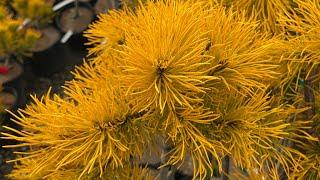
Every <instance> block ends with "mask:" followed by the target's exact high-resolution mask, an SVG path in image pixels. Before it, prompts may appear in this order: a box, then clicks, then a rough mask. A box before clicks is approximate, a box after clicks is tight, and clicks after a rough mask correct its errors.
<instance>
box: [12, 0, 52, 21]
mask: <svg viewBox="0 0 320 180" xmlns="http://www.w3.org/2000/svg"><path fill="white" fill-rule="evenodd" d="M12 6H13V8H14V10H15V11H17V14H18V16H19V17H21V18H23V19H28V20H30V21H31V22H34V23H36V24H37V25H38V26H39V25H40V26H41V25H44V24H47V23H48V22H50V21H51V20H52V18H53V10H52V4H51V3H50V2H47V1H46V0H13V1H12Z"/></svg>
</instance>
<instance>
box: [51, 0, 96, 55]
mask: <svg viewBox="0 0 320 180" xmlns="http://www.w3.org/2000/svg"><path fill="white" fill-rule="evenodd" d="M94 18H95V14H94V10H93V8H92V6H91V4H90V3H86V2H82V1H79V2H78V4H76V3H75V2H73V3H69V4H68V5H66V6H64V7H63V8H61V9H60V10H59V12H58V14H57V16H56V18H55V22H56V24H57V27H58V28H59V29H60V31H61V32H62V33H63V34H68V33H69V34H72V36H71V38H70V39H69V40H68V41H67V42H68V44H70V46H71V47H73V48H76V49H85V46H84V44H85V43H86V42H87V39H86V38H85V37H83V35H82V33H83V31H85V30H86V29H87V28H88V26H89V24H90V23H91V22H92V21H93V20H94Z"/></svg>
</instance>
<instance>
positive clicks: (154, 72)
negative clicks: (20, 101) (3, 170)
mask: <svg viewBox="0 0 320 180" xmlns="http://www.w3.org/2000/svg"><path fill="white" fill-rule="evenodd" d="M256 2H257V5H251V4H248V3H245V1H241V0H239V1H230V2H228V3H222V1H207V0H202V1H180V0H176V1H174V0H159V1H155V2H154V1H146V2H145V3H144V4H143V3H140V5H138V6H137V7H135V9H134V10H133V9H131V8H129V6H124V9H122V10H118V11H111V12H109V13H108V14H102V15H100V17H99V20H98V21H97V22H95V23H94V24H92V25H91V26H90V29H89V30H88V31H87V32H86V35H85V36H86V37H88V39H89V43H88V44H90V45H91V46H92V48H90V49H89V54H90V55H92V56H93V57H94V58H92V59H89V60H88V61H86V62H84V65H82V66H80V67H78V68H76V69H75V70H74V72H73V73H74V75H75V79H74V80H73V81H70V82H68V83H66V85H65V86H64V92H65V94H66V97H65V98H62V97H59V96H57V95H53V96H52V95H51V94H50V91H49V92H48V94H47V95H46V96H44V97H41V98H40V99H38V98H36V97H34V103H32V104H30V105H28V106H27V108H26V109H24V110H20V111H19V113H18V114H17V115H14V116H15V118H14V119H13V121H14V122H16V123H18V124H19V125H21V126H22V127H23V130H21V131H18V130H15V129H12V128H10V127H7V128H8V129H10V130H11V131H12V133H11V134H8V133H4V135H5V137H4V138H7V139H14V140H17V141H20V142H21V144H18V145H13V146H7V147H19V146H27V147H28V148H29V151H28V152H20V154H21V157H20V158H18V159H17V160H16V161H19V163H17V166H16V169H15V170H14V171H13V172H12V174H10V177H11V178H13V179H38V178H47V179H75V178H78V179H94V178H98V177H100V178H102V179H132V178H133V179H138V178H142V177H148V176H149V175H150V174H148V171H147V169H144V167H141V166H139V164H137V163H136V162H135V161H134V159H135V157H141V156H142V155H143V152H144V150H145V149H146V147H147V146H148V145H150V144H152V143H153V141H154V140H155V139H156V136H157V135H161V136H162V137H163V138H165V139H166V143H167V144H168V146H170V152H169V153H168V154H166V158H165V162H164V164H163V166H166V165H173V166H177V167H179V165H180V164H181V163H183V162H184V161H185V159H186V156H188V155H190V156H191V159H192V162H193V165H194V178H196V177H199V178H200V179H204V178H206V177H207V176H209V175H212V173H213V172H214V171H215V169H214V167H217V170H219V171H220V172H223V171H224V170H225V169H223V167H222V161H224V158H225V157H230V161H232V164H234V166H235V167H237V168H239V169H242V170H243V171H240V170H239V172H238V171H237V172H234V174H231V173H230V174H228V175H230V176H237V177H243V178H245V177H246V178H249V179H250V178H251V179H252V178H254V177H257V176H258V177H260V178H266V179H280V178H281V177H288V178H295V177H298V178H302V179H303V178H305V179H317V178H320V168H319V166H320V144H319V140H320V138H319V137H320V136H319V126H320V125H319V121H320V117H319V110H320V105H319V102H320V89H319V88H320V81H319V80H320V79H319V78H320V75H319V71H320V67H319V62H320V60H319V58H320V56H319V52H318V49H319V46H320V41H319V36H318V35H319V33H320V32H319V31H320V16H319V15H320V5H319V2H318V1H315V0H308V1H303V0H295V1H294V2H291V1H280V0H272V1H271V0H270V1H265V0H259V1H256ZM267 2H268V3H267ZM289 2H290V3H289ZM264 7H267V8H266V9H264ZM274 7H277V8H276V9H275V11H272V12H275V14H271V13H270V12H271V10H274ZM295 7H296V8H295ZM255 8H256V9H255ZM265 16H268V17H267V18H264V17H265ZM262 19H263V21H262ZM17 153H19V152H17ZM244 171H245V172H246V173H244ZM225 173H227V172H225Z"/></svg>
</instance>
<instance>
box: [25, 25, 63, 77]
mask: <svg viewBox="0 0 320 180" xmlns="http://www.w3.org/2000/svg"><path fill="white" fill-rule="evenodd" d="M40 32H41V37H40V39H39V40H38V41H37V43H36V46H35V48H34V49H33V56H32V59H31V64H32V68H33V71H34V73H35V74H37V75H40V76H49V75H51V74H53V73H55V72H58V71H59V70H61V69H63V68H64V67H65V66H66V57H67V53H68V52H67V50H66V47H65V45H63V44H61V43H60V39H61V34H60V32H59V30H58V29H57V28H55V27H54V26H47V27H45V28H42V29H40Z"/></svg>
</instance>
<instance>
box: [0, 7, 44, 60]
mask: <svg viewBox="0 0 320 180" xmlns="http://www.w3.org/2000/svg"><path fill="white" fill-rule="evenodd" d="M22 23H23V21H22V20H21V19H13V18H12V16H11V15H10V14H9V13H8V12H7V11H6V9H5V8H3V7H0V39H1V41H0V56H1V57H3V56H10V55H17V56H21V55H29V53H30V52H29V50H30V48H32V47H33V46H34V44H35V42H36V40H37V39H38V38H39V33H37V32H36V31H34V30H32V29H30V28H27V29H25V28H21V25H22Z"/></svg>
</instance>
